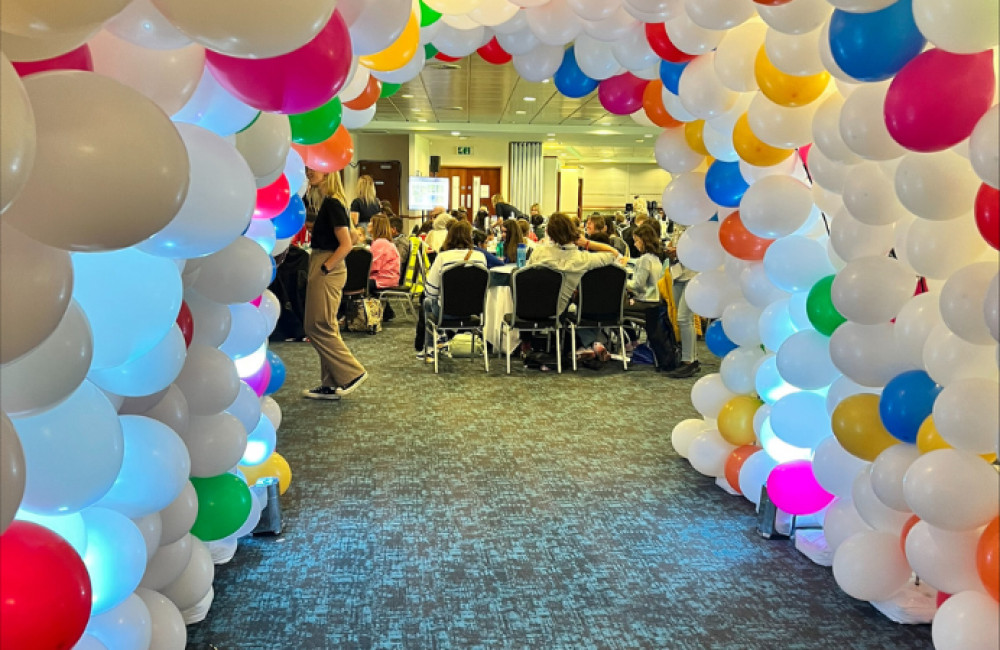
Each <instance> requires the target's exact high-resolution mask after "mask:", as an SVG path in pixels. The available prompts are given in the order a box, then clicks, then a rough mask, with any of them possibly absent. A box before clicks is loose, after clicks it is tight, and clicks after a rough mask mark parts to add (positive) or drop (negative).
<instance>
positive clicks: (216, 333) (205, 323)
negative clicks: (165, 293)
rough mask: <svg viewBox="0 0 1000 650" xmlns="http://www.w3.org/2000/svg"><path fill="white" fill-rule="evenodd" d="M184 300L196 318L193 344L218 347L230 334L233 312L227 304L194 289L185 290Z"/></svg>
mask: <svg viewBox="0 0 1000 650" xmlns="http://www.w3.org/2000/svg"><path fill="white" fill-rule="evenodd" d="M184 301H185V302H186V303H187V306H188V308H189V309H190V310H191V316H192V318H193V319H194V337H193V339H192V341H191V343H192V344H195V343H197V344H200V345H207V346H208V347H210V348H217V347H219V346H220V345H222V342H223V341H225V340H226V337H227V336H229V330H230V328H231V327H232V314H231V313H230V312H229V307H228V306H227V305H225V304H221V303H218V302H215V301H214V300H209V299H208V298H206V297H204V296H203V295H201V294H200V293H198V292H197V291H195V290H194V289H188V290H186V291H185V292H184Z"/></svg>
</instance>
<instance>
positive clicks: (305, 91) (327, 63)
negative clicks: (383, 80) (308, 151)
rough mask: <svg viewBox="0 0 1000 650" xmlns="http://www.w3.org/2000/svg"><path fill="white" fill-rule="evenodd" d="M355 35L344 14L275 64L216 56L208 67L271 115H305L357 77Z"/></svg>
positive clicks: (231, 88) (226, 85) (213, 54)
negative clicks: (351, 76)
mask: <svg viewBox="0 0 1000 650" xmlns="http://www.w3.org/2000/svg"><path fill="white" fill-rule="evenodd" d="M351 57H352V53H351V34H350V32H348V30H347V24H346V23H345V22H344V19H343V17H342V16H341V15H340V11H334V12H333V16H332V17H331V18H330V22H328V23H327V24H326V27H324V28H323V29H322V30H321V31H320V32H319V34H317V35H316V36H315V37H314V38H313V39H312V40H311V41H309V42H308V43H306V44H305V45H303V46H302V47H300V48H299V49H297V50H293V51H291V52H289V53H288V54H282V55H281V56H275V57H272V58H269V59H238V58H236V57H232V56H226V55H225V54H219V53H218V52H213V51H211V50H209V51H207V52H206V53H205V65H206V66H208V69H209V72H211V73H212V76H213V77H215V79H216V80H217V81H218V82H219V84H220V85H221V86H222V87H223V88H225V89H226V90H227V91H229V93H230V94H232V95H233V96H234V97H236V98H237V99H239V100H240V101H242V102H243V103H245V104H248V105H250V106H252V107H254V108H256V109H259V110H262V111H268V112H269V113H286V114H288V113H305V112H308V111H311V110H313V109H314V108H319V107H320V106H322V105H323V104H325V103H327V102H328V101H330V100H331V99H333V96H334V95H336V94H337V92H339V91H340V89H341V88H342V87H343V86H344V83H345V82H346V81H347V76H348V75H349V74H350V72H351Z"/></svg>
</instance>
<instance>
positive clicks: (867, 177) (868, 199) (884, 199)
mask: <svg viewBox="0 0 1000 650" xmlns="http://www.w3.org/2000/svg"><path fill="white" fill-rule="evenodd" d="M843 198H844V207H846V208H847V210H848V212H850V213H851V216H853V217H854V218H855V219H857V220H858V221H860V222H861V223H863V224H867V225H869V226H885V225H889V224H892V223H896V222H898V221H900V220H901V219H904V218H908V217H909V216H910V212H909V211H908V210H907V209H906V208H904V207H903V204H902V203H900V201H899V198H898V197H897V196H896V192H895V189H894V187H893V181H892V177H890V176H887V175H886V173H885V171H884V170H883V168H882V166H881V165H879V164H878V163H874V162H862V163H860V164H857V165H851V166H850V167H849V168H848V169H847V172H846V173H845V175H844V192H843Z"/></svg>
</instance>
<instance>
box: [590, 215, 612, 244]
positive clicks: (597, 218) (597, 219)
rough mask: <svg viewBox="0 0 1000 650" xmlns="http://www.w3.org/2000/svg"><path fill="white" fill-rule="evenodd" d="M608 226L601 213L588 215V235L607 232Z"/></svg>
mask: <svg viewBox="0 0 1000 650" xmlns="http://www.w3.org/2000/svg"><path fill="white" fill-rule="evenodd" d="M607 228H608V226H607V224H606V223H605V222H604V217H602V216H601V215H599V214H592V215H590V216H589V217H587V237H591V238H592V237H593V236H594V234H595V233H599V232H605V231H606V230H607Z"/></svg>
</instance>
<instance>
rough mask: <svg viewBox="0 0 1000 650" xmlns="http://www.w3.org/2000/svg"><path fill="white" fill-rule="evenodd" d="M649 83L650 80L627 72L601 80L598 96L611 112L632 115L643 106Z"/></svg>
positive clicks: (602, 104)
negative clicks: (644, 93)
mask: <svg viewBox="0 0 1000 650" xmlns="http://www.w3.org/2000/svg"><path fill="white" fill-rule="evenodd" d="M647 85H649V81H647V80H646V79H640V78H639V77H637V76H635V75H634V74H632V73H631V72H625V73H623V74H618V75H615V76H613V77H610V78H608V79H604V80H603V81H601V83H600V85H599V86H597V98H598V99H599V100H600V102H601V106H603V107H604V108H605V109H607V111H608V112H609V113H613V114H614V115H631V114H632V113H634V112H636V111H637V110H639V109H640V108H642V96H643V92H644V91H645V90H646V86H647Z"/></svg>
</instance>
